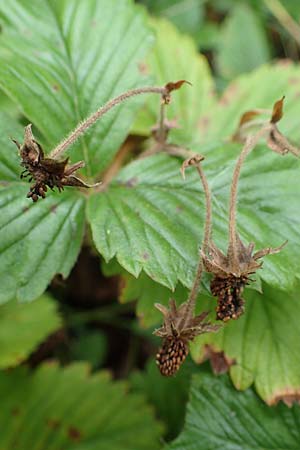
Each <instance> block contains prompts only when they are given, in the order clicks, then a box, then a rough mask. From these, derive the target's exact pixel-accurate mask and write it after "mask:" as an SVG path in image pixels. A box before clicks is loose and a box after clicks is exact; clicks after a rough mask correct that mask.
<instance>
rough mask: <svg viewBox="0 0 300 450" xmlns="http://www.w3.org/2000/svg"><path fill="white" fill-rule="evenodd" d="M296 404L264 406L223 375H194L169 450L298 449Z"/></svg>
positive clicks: (299, 419)
mask: <svg viewBox="0 0 300 450" xmlns="http://www.w3.org/2000/svg"><path fill="white" fill-rule="evenodd" d="M299 422H300V407H299V406H298V405H297V406H294V407H293V408H291V409H290V408H288V407H287V406H285V405H282V404H280V405H278V406H277V407H276V408H269V407H268V406H266V405H265V404H264V403H263V402H262V401H261V400H260V399H259V398H258V397H257V396H256V395H255V394H254V392H253V391H252V390H250V389H249V390H248V391H246V392H243V393H238V392H236V391H235V390H234V389H233V388H232V386H231V385H230V383H229V382H228V380H227V379H226V377H225V376H223V377H222V378H215V377H212V376H208V375H199V376H197V377H196V376H195V377H194V379H193V382H192V387H191V391H190V402H189V404H188V407H187V416H186V423H185V427H184V429H183V431H182V433H181V434H180V436H179V437H178V438H177V439H176V440H175V441H174V442H173V443H172V444H171V445H168V446H167V447H165V448H166V449H169V450H195V449H197V450H221V449H222V450H241V449H243V450H288V449H289V450H298V449H299V440H300V434H299Z"/></svg>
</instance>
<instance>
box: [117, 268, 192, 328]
mask: <svg viewBox="0 0 300 450" xmlns="http://www.w3.org/2000/svg"><path fill="white" fill-rule="evenodd" d="M122 280H123V283H122V291H121V295H120V301H121V302H122V303H126V302H131V301H132V300H136V299H138V303H137V310H136V313H137V316H138V318H139V319H140V324H141V325H142V326H143V327H150V326H152V325H154V324H157V323H159V322H160V321H161V313H160V312H159V311H158V310H157V309H156V308H154V307H153V305H154V303H157V302H158V303H161V304H162V305H166V306H167V305H168V304H169V299H170V298H174V299H175V300H176V302H177V304H180V303H182V302H184V301H185V299H186V296H187V292H186V289H184V288H183V286H182V285H181V284H178V285H177V286H176V289H175V291H174V292H172V291H170V289H168V288H166V287H165V286H162V285H160V284H158V283H155V282H154V281H153V280H151V278H149V277H148V276H147V275H145V274H144V273H142V274H141V275H140V276H139V278H138V279H136V278H134V277H133V276H132V275H129V274H126V275H123V277H122Z"/></svg>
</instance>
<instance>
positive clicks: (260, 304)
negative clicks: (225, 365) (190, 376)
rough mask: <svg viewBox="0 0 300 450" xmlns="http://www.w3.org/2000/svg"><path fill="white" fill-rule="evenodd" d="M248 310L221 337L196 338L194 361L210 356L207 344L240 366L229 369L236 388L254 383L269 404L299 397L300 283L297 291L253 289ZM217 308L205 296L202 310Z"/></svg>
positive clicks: (193, 350)
mask: <svg viewBox="0 0 300 450" xmlns="http://www.w3.org/2000/svg"><path fill="white" fill-rule="evenodd" d="M245 298H246V311H245V314H244V315H243V316H242V317H240V318H239V320H237V321H231V322H230V323H228V324H226V326H224V328H223V329H222V330H220V331H219V332H218V333H211V334H207V335H203V336H200V337H197V338H196V340H195V342H194V343H193V344H192V355H193V358H194V359H195V360H196V361H198V362H200V361H202V360H203V359H204V358H205V353H206V351H205V345H210V346H211V347H212V348H213V349H214V350H215V351H224V352H225V355H226V356H228V357H229V358H232V359H234V360H235V361H236V363H235V364H234V365H233V366H231V368H230V375H231V378H232V381H233V383H234V385H235V387H236V388H237V389H242V390H243V389H246V388H248V387H249V386H250V385H251V384H252V383H254V385H255V388H256V390H257V392H258V394H259V395H260V396H261V397H262V398H263V399H264V400H265V401H266V402H267V403H268V404H270V405H271V404H274V403H276V402H277V401H278V400H279V399H281V398H283V399H284V398H285V399H288V398H289V396H290V397H292V396H293V395H295V398H297V397H298V396H299V395H300V376H299V373H300V356H299V352H298V348H297V345H296V343H297V342H299V340H300V330H299V321H300V298H299V283H297V285H296V286H295V288H294V291H293V292H292V293H286V292H283V291H279V290H278V289H274V288H271V287H270V286H268V285H266V284H263V294H259V293H258V292H257V291H254V290H248V291H247V292H246V295H245ZM212 304H213V305H214V304H215V302H214V301H212V300H205V299H204V298H202V308H203V309H207V308H209V305H212Z"/></svg>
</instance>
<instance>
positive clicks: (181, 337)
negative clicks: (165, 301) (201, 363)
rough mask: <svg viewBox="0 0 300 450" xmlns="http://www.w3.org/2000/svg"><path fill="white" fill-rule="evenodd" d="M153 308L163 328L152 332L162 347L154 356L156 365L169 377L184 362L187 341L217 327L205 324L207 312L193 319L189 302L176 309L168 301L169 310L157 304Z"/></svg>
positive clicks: (187, 348) (173, 302) (172, 302)
mask: <svg viewBox="0 0 300 450" xmlns="http://www.w3.org/2000/svg"><path fill="white" fill-rule="evenodd" d="M155 307H156V308H157V309H158V310H159V311H160V312H161V313H162V315H163V319H164V323H163V326H162V327H161V328H159V329H157V330H155V331H154V334H155V335H156V336H159V337H161V338H162V339H163V343H162V347H161V348H160V350H159V352H158V353H157V355H156V363H157V365H158V367H159V370H160V373H161V374H162V375H165V376H171V375H174V374H175V373H176V372H177V371H178V369H179V368H180V366H181V364H182V363H183V362H184V360H185V358H186V356H187V354H188V352H189V347H188V343H189V341H191V340H193V339H194V338H195V337H196V336H198V335H199V334H203V333H207V332H209V331H216V330H217V329H218V328H219V327H218V326H217V325H212V324H211V323H209V322H205V319H206V317H207V315H208V312H202V313H201V314H199V315H198V316H195V317H194V311H193V308H191V305H190V302H189V301H187V302H185V303H183V304H182V305H180V306H179V308H177V306H176V303H175V300H173V299H170V301H169V308H166V307H165V306H163V305H161V304H159V303H156V304H155Z"/></svg>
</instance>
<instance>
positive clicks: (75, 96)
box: [0, 0, 151, 302]
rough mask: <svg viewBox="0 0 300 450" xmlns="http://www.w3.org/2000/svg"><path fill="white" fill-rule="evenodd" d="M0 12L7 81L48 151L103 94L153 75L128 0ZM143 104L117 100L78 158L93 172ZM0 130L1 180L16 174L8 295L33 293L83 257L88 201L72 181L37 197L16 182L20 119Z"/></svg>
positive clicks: (0, 5)
mask: <svg viewBox="0 0 300 450" xmlns="http://www.w3.org/2000/svg"><path fill="white" fill-rule="evenodd" d="M70 17H72V21H71V22H69V18H70ZM112 17H114V20H113V22H112V23H113V26H111V25H110V26H109V27H107V23H111V19H112ZM117 18H118V19H117ZM116 19H117V20H116ZM0 20H1V23H2V27H3V30H2V33H1V37H0V52H1V54H2V57H1V67H0V86H1V87H2V88H3V89H4V90H5V92H7V93H8V95H10V96H11V97H12V98H13V99H14V100H15V102H16V103H17V105H18V107H19V108H20V110H21V111H22V112H23V114H24V115H25V116H26V118H27V119H28V120H30V121H32V122H33V123H34V125H35V126H36V127H37V128H38V130H39V131H40V132H41V140H42V142H44V143H46V145H47V150H48V151H49V150H50V148H51V146H53V145H54V144H56V143H57V142H58V141H59V140H60V139H62V138H63V137H64V135H65V134H66V133H67V132H68V131H70V130H71V129H72V128H73V127H74V126H75V125H76V124H77V123H78V121H80V120H82V119H83V118H84V117H86V116H87V115H88V114H89V113H90V112H91V111H94V110H95V109H97V108H98V107H99V105H101V103H103V102H105V101H106V100H108V99H109V98H111V97H112V96H113V95H116V94H118V93H120V92H122V91H124V90H125V89H126V88H132V87H134V86H136V85H138V84H140V83H142V82H143V81H145V80H144V77H143V76H142V75H141V73H140V72H139V70H138V63H139V62H141V58H142V56H143V54H144V53H145V51H146V49H147V48H148V47H149V43H150V41H151V35H150V33H149V32H148V29H147V28H146V27H145V24H144V23H143V22H144V17H143V14H142V13H141V12H140V11H139V10H136V8H133V7H132V5H130V4H129V2H127V1H125V0H124V1H122V2H115V3H114V7H112V5H111V3H110V5H108V3H107V2H104V1H103V2H98V1H95V0H94V1H91V2H89V4H88V6H87V5H84V4H83V3H82V2H79V1H76V0H74V1H72V2H71V3H70V2H67V1H66V2H47V1H42V2H40V1H36V2H31V1H27V2H13V1H12V2H11V4H8V3H6V2H0ZM32 30H34V33H32ZM125 30H126V39H124V38H123V37H124V33H125ZM101 33H102V34H101ZM83 35H84V39H82V38H81V37H82V36H83ZM104 36H105V39H104ZM100 55H101V57H100ZM138 105H140V100H137V101H136V100H133V101H132V102H131V103H130V105H129V107H128V106H126V105H125V106H123V105H121V106H120V107H117V108H116V109H115V110H114V112H112V113H110V114H109V115H107V116H106V117H105V118H104V120H103V121H102V122H101V125H100V126H98V127H97V128H96V127H95V128H94V129H93V130H92V132H91V133H89V134H88V136H87V137H84V138H83V139H81V142H80V143H79V144H78V145H76V146H74V148H73V150H72V161H74V162H75V161H77V160H78V159H80V158H84V160H85V163H86V169H85V171H86V175H88V176H91V175H94V174H95V173H99V171H102V170H103V169H104V168H105V167H107V165H108V163H109V162H110V161H111V160H112V158H113V156H114V154H115V152H116V151H117V150H118V147H119V146H120V144H121V142H122V141H123V140H124V138H125V136H126V135H127V132H128V129H129V126H130V125H131V122H132V119H133V115H134V112H135V111H136V109H137V107H138ZM0 131H1V132H0V136H1V148H0V170H1V179H3V180H5V181H13V183H12V184H8V185H6V184H4V186H3V188H2V189H1V192H0V208H1V215H0V216H1V219H0V228H1V238H0V252H1V256H0V273H1V279H2V280H3V282H2V283H1V288H0V300H1V301H2V302H3V301H7V300H10V299H12V298H14V297H15V296H17V297H18V298H19V299H21V300H32V299H34V298H36V297H37V296H39V295H41V294H42V292H43V291H44V290H45V288H46V287H47V285H48V284H49V282H50V281H51V279H52V278H53V276H54V275H55V274H56V273H61V274H62V275H63V276H64V277H66V276H67V275H68V274H69V272H70V269H71V267H72V266H73V264H74V262H75V261H76V258H77V256H78V252H79V249H80V246H81V243H82V236H83V227H84V203H85V201H84V197H83V196H82V195H81V194H80V193H78V192H75V191H74V190H72V191H70V193H69V192H66V193H65V194H64V195H63V196H58V195H57V194H51V195H49V196H47V199H46V200H45V201H44V202H41V203H40V204H39V205H32V204H31V203H30V202H29V200H27V199H26V192H27V190H28V184H27V183H26V184H24V183H21V182H20V181H17V173H18V172H19V170H20V169H17V165H18V158H17V154H16V153H17V152H16V148H15V149H13V147H14V145H13V144H12V143H10V142H9V139H8V137H9V136H12V135H13V137H15V138H18V139H19V140H21V138H20V136H21V131H20V127H19V126H18V125H17V124H16V123H14V122H13V121H12V120H10V119H8V118H5V117H2V119H1V130H0ZM104 137H105V139H104ZM99 142H101V143H102V144H101V145H100V146H99ZM33 206H35V207H33Z"/></svg>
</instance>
